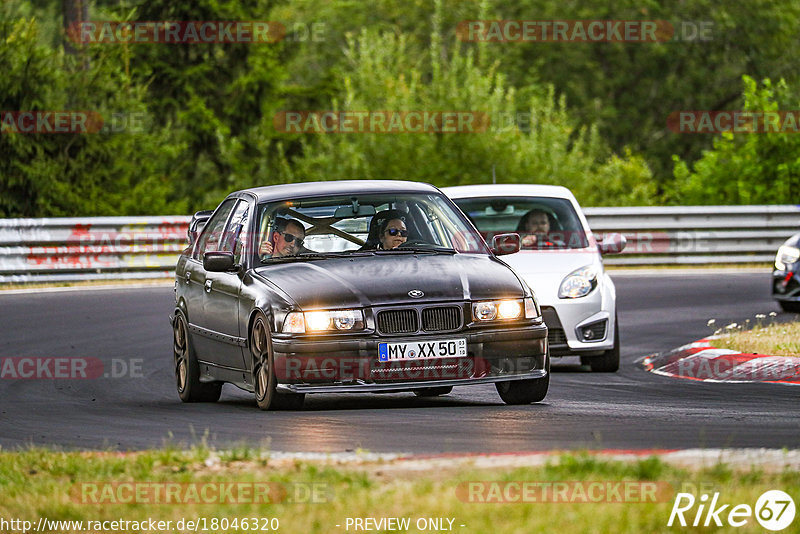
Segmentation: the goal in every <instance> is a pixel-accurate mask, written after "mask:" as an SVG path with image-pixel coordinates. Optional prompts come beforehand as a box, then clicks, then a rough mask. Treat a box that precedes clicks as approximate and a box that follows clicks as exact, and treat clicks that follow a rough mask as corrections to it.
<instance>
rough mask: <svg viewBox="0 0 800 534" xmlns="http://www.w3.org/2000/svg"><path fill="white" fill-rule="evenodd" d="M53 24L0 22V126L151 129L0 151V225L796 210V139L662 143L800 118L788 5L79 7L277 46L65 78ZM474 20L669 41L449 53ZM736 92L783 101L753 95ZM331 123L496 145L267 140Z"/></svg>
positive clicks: (8, 7)
mask: <svg viewBox="0 0 800 534" xmlns="http://www.w3.org/2000/svg"><path fill="white" fill-rule="evenodd" d="M61 10H62V2H61V0H3V2H2V3H0V72H2V73H3V74H2V76H0V109H2V110H10V111H14V110H21V111H27V110H41V111H50V110H52V111H56V110H78V109H84V110H93V111H99V112H101V113H103V114H111V113H121V114H123V115H127V116H131V115H133V114H145V115H146V116H147V117H149V120H148V121H147V123H146V128H144V130H143V131H140V132H138V133H133V132H131V131H126V132H119V133H99V134H91V135H75V134H58V135H53V134H36V135H31V134H2V135H0V217H11V216H32V217H36V216H53V215H56V216H57V215H100V214H104V215H106V214H107V215H113V214H155V213H167V212H173V213H185V212H189V211H192V210H195V209H200V208H209V207H213V206H214V205H216V204H217V203H218V202H219V200H220V199H221V197H222V196H224V195H225V194H226V193H228V192H229V191H231V190H234V189H240V188H245V187H251V186H254V185H268V184H272V183H280V182H287V181H307V180H315V179H321V180H330V179H339V178H379V179H380V178H401V179H410V180H423V181H428V182H432V183H434V184H435V185H440V186H444V185H452V184H465V183H486V182H489V181H491V179H492V175H493V173H494V174H495V175H496V177H497V181H498V182H537V183H556V184H562V185H565V186H567V187H569V188H571V189H572V190H573V191H574V192H575V194H576V196H577V197H578V198H579V200H580V201H581V202H582V203H583V204H584V205H636V204H654V203H665V202H671V203H677V202H681V203H708V202H714V203H723V202H724V203H752V202H792V201H793V200H792V197H791V192H796V191H797V190H798V181H797V175H798V160H797V159H796V157H795V156H794V154H796V148H797V147H796V146H795V143H796V141H795V139H794V136H791V135H775V134H766V135H765V134H761V135H750V136H734V137H731V136H722V137H718V138H715V137H713V136H710V135H676V134H673V133H671V132H670V131H669V130H668V129H667V128H666V117H667V116H668V115H669V114H670V113H671V112H673V111H678V110H703V109H707V110H722V109H741V108H742V106H749V107H750V108H751V109H770V108H769V107H768V106H779V107H780V108H781V109H798V107H797V104H798V91H797V87H798V83H800V76H798V73H797V71H796V69H795V68H794V63H793V58H794V57H795V56H796V55H797V54H798V52H800V41H798V40H797V39H796V36H795V33H796V28H797V27H798V23H799V22H800V4H798V3H797V2H789V3H776V2H773V1H772V0H753V1H751V2H733V3H726V4H719V3H718V2H712V0H697V1H695V2H677V3H676V2H672V3H662V2H656V1H655V0H635V1H634V0H620V1H618V2H613V3H606V4H604V5H602V6H600V5H598V4H597V2H595V1H594V0H575V1H572V2H568V3H564V2H561V1H557V0H520V1H518V2H508V1H505V0H468V1H463V0H439V1H437V2H434V3H432V2H429V1H426V0H410V1H408V0H406V1H403V0H375V1H374V2H370V3H368V4H364V3H360V2H354V1H352V0H277V1H274V0H273V1H270V0H197V1H194V2H191V3H188V4H187V3H180V2H171V1H168V0H149V1H144V0H92V1H91V3H90V16H91V19H93V20H95V21H102V20H153V21H155V20H184V21H187V20H231V21H232V20H244V21H247V20H270V21H279V22H281V23H283V24H284V25H285V26H286V28H287V30H288V33H287V35H286V38H285V39H284V40H283V41H282V42H279V43H264V44H246V43H238V44H231V43H206V44H134V43H131V44H128V45H122V44H94V45H90V46H86V47H83V49H82V51H81V53H80V54H79V55H78V56H77V57H73V56H70V55H69V54H65V53H64V52H63V47H62V44H63V41H64V35H63V30H62V28H61V25H62V22H61ZM477 19H495V20H496V19H522V20H548V19H551V20H568V19H585V20H598V19H607V20H665V21H668V22H670V23H671V24H672V25H673V26H674V27H675V28H676V30H678V33H679V35H678V38H676V39H673V40H671V41H668V42H663V43H655V44H654V43H575V42H564V43H541V42H539V43H537V42H528V43H509V42H506V43H491V42H490V43H465V42H461V41H459V39H458V38H457V36H456V28H457V27H458V24H459V22H461V21H466V20H477ZM701 22H710V23H711V34H710V37H711V38H710V40H698V39H695V40H688V41H687V40H682V39H680V37H681V35H680V33H681V30H682V28H683V26H684V23H687V24H688V26H689V27H691V25H692V24H699V23H701ZM746 75H747V76H750V77H751V78H752V79H755V80H762V79H767V78H769V79H774V80H778V79H780V80H785V82H783V81H782V82H781V83H777V84H775V85H774V86H773V85H771V84H770V83H769V82H766V83H765V84H764V86H763V87H762V88H761V89H756V88H755V84H754V82H752V80H751V79H750V78H747V77H744V78H743V76H746ZM743 79H744V80H745V83H744V85H743V84H742V81H741V80H743ZM748 80H749V81H748ZM748 84H749V85H748ZM328 109H338V110H429V111H435V110H441V111H447V110H454V111H460V110H475V111H483V112H486V113H488V114H489V115H490V116H491V117H492V119H493V124H492V127H491V128H490V129H489V130H488V131H487V132H483V133H470V134H336V135H320V134H302V135H299V134H293V135H288V134H282V133H279V132H276V130H275V128H274V126H273V117H274V116H275V114H276V113H277V112H279V111H283V110H328ZM515 118H516V122H515ZM520 119H521V120H520ZM709 149H712V150H709ZM703 150H707V152H705V153H704V152H703ZM673 166H674V169H673Z"/></svg>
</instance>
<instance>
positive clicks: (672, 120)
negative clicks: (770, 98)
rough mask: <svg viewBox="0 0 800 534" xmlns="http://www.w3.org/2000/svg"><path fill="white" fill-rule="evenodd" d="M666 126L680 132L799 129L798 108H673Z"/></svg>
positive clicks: (787, 130) (711, 132)
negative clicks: (696, 109) (777, 109)
mask: <svg viewBox="0 0 800 534" xmlns="http://www.w3.org/2000/svg"><path fill="white" fill-rule="evenodd" d="M667 128H669V129H670V130H672V131H673V132H675V133H680V134H687V133H692V134H720V133H740V134H749V133H800V111H743V110H740V111H673V112H672V113H670V114H669V116H667Z"/></svg>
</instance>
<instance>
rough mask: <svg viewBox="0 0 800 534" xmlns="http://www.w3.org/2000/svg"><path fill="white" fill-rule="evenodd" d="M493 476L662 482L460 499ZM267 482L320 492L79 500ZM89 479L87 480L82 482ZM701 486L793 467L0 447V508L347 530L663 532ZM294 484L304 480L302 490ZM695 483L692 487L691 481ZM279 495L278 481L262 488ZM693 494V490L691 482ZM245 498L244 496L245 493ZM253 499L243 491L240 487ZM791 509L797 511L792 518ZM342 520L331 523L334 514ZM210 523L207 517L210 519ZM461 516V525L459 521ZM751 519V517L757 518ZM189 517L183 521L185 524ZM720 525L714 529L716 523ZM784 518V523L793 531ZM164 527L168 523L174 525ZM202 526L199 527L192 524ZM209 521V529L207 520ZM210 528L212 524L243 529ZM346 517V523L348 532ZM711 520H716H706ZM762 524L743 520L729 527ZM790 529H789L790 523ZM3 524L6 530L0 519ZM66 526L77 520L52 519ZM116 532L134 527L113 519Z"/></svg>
mask: <svg viewBox="0 0 800 534" xmlns="http://www.w3.org/2000/svg"><path fill="white" fill-rule="evenodd" d="M470 481H485V482H489V481H494V482H500V483H503V482H514V481H527V482H542V483H546V482H550V483H556V482H569V481H584V482H590V481H592V482H603V483H607V482H614V481H657V482H662V483H666V484H668V485H669V486H668V487H669V488H670V490H671V491H670V492H669V493H668V494H666V495H665V496H662V497H660V498H659V499H657V500H658V502H645V503H638V502H637V503H605V502H601V503H575V502H566V503H565V502H557V503H553V502H550V503H519V502H514V503H502V504H498V503H475V502H466V499H465V495H466V494H465V493H464V492H461V493H458V492H457V488H459V484H461V485H462V487H464V485H465V484H466V483H468V482H470ZM123 482H137V483H140V484H141V483H158V484H162V483H173V482H178V483H194V484H210V483H231V482H237V483H253V484H255V483H272V484H274V485H275V484H276V486H275V487H278V488H282V490H283V491H287V492H288V495H291V494H294V493H295V492H296V493H297V494H301V493H304V490H305V489H309V488H312V487H313V488H314V491H315V492H316V496H317V498H316V501H317V502H308V500H305V499H302V498H301V499H300V500H301V501H304V502H297V503H289V502H278V503H275V502H273V503H252V502H244V503H222V504H220V503H215V504H195V503H188V504H186V503H184V504H151V503H147V502H136V503H110V504H102V505H100V504H90V503H84V502H82V501H81V489H82V488H83V489H85V488H86V487H87V486H86V485H85V484H86V483H90V484H97V485H98V486H99V487H104V485H106V484H107V483H123ZM88 487H93V486H88ZM687 488H688V489H689V491H692V489H693V488H704V489H705V490H706V491H712V492H713V491H719V492H720V493H721V495H722V498H723V499H724V500H725V502H735V503H749V504H750V505H753V504H755V501H756V499H757V498H758V496H759V495H760V494H761V493H763V492H764V491H766V490H769V489H783V490H784V491H789V492H790V494H793V496H794V498H795V500H796V502H800V501H798V497H800V496H799V495H797V488H800V474H799V473H797V472H792V471H784V472H777V473H765V472H762V471H761V470H756V469H750V470H744V471H741V470H733V469H731V468H730V467H728V466H726V465H724V464H718V465H716V466H712V467H710V468H706V469H700V470H694V471H688V470H684V469H679V468H676V467H673V466H671V465H668V464H667V463H665V462H663V461H661V460H660V459H659V458H657V457H650V458H644V459H641V460H638V461H635V462H626V463H624V462H617V461H609V460H606V459H602V458H599V457H597V456H593V455H589V454H569V455H564V456H560V457H553V460H552V461H550V462H549V463H548V464H547V465H545V466H542V467H520V468H492V469H477V468H474V467H467V468H464V467H463V466H462V467H456V466H450V467H446V466H445V467H442V468H431V469H429V470H427V471H422V472H418V471H414V470H411V469H406V468H404V467H403V462H402V461H399V462H389V461H387V462H380V461H378V462H365V463H362V464H357V465H347V466H342V465H336V464H331V463H310V462H302V461H297V460H281V461H275V460H271V459H270V458H269V456H268V455H267V454H266V453H264V452H262V451H260V450H257V449H252V448H248V447H246V446H241V447H237V448H236V449H235V451H233V452H227V453H222V452H215V451H210V450H209V449H207V448H205V447H198V448H194V449H192V450H190V451H181V450H178V449H172V448H166V449H163V450H154V451H144V452H137V453H127V454H122V453H116V452H104V453H103V452H101V453H86V452H57V451H52V450H44V449H29V450H24V451H21V452H0V496H2V499H0V517H2V518H5V519H8V518H18V519H23V520H29V521H33V522H34V525H35V524H36V522H37V521H38V518H39V517H40V516H46V517H47V518H49V519H51V520H70V519H71V520H116V519H123V520H128V521H139V520H145V519H148V518H153V519H156V520H164V521H167V520H171V521H173V522H177V521H178V520H180V519H181V518H185V519H192V518H207V521H210V518H214V517H216V518H228V519H229V520H230V519H233V518H254V517H256V518H277V519H278V521H279V524H280V529H279V531H280V532H291V533H295V532H302V533H316V532H320V533H322V532H347V530H345V525H346V523H345V522H346V519H347V518H348V517H350V518H353V517H361V518H364V517H374V518H380V517H408V518H411V524H412V528H411V529H410V530H409V531H410V532H417V529H416V528H415V527H414V523H415V521H416V520H417V519H418V518H428V517H431V518H442V517H444V518H451V519H454V522H453V528H454V530H453V531H454V532H462V533H485V532H492V533H498V534H500V533H528V532H570V533H572V532H613V533H640V532H667V531H670V529H669V528H668V527H667V526H666V522H667V519H668V517H669V513H670V510H671V508H672V502H673V498H674V492H675V491H681V490H687ZM301 490H302V491H301ZM696 494H697V493H696ZM270 495H283V493H280V492H277V493H272V492H271V493H270ZM698 496H699V494H698ZM246 500H247V499H246ZM249 500H252V499H249ZM796 523H797V521H795V524H796ZM337 524H338V525H341V527H336V525H337ZM209 525H210V524H209ZM460 525H465V526H464V527H461V526H460ZM755 526H758V525H755ZM186 530H188V529H184V531H186ZM725 530H726V529H724V528H723V529H721V530H720V531H725ZM790 530H791V529H789V530H788V531H790ZM173 531H174V528H173V530H170V532H173ZM200 531H202V529H201V530H200ZM210 531H211V530H209V532H210ZM245 531H246V530H243V529H241V528H239V529H236V528H229V529H227V530H226V531H225V530H223V529H221V528H218V529H217V530H213V532H245ZM353 531H354V530H353V529H352V528H351V529H350V530H349V532H353ZM704 531H715V529H713V528H712V529H704ZM757 531H760V530H759V529H757V528H754V526H753V525H752V524H751V525H748V526H746V527H744V528H741V529H737V532H757ZM788 531H787V532H788ZM4 532H5V531H4ZM58 532H64V533H72V532H79V531H78V530H75V529H73V530H70V529H63V528H62V529H60V530H58ZM114 532H135V530H133V529H117V530H115V531H114Z"/></svg>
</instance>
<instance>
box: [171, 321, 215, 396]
mask: <svg viewBox="0 0 800 534" xmlns="http://www.w3.org/2000/svg"><path fill="white" fill-rule="evenodd" d="M172 351H173V354H174V356H175V381H176V386H177V388H178V395H179V396H180V398H181V400H182V401H183V402H217V401H218V400H219V396H220V394H221V393H222V384H221V383H219V382H200V365H199V364H198V363H197V358H196V357H195V355H194V351H193V350H192V343H191V339H190V338H189V326H188V324H187V322H186V318H185V317H184V316H183V314H182V313H176V314H175V319H173V321H172Z"/></svg>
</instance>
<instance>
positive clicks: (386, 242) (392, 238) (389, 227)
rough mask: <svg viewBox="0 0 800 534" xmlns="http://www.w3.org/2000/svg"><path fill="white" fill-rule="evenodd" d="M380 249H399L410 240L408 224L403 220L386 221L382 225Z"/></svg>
mask: <svg viewBox="0 0 800 534" xmlns="http://www.w3.org/2000/svg"><path fill="white" fill-rule="evenodd" d="M381 227H382V230H381V235H380V244H379V245H378V248H379V249H383V250H391V249H393V248H397V247H399V246H400V245H402V244H403V243H405V242H406V240H407V239H408V230H407V229H406V223H405V222H403V220H402V219H385V220H384V221H382V224H381Z"/></svg>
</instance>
